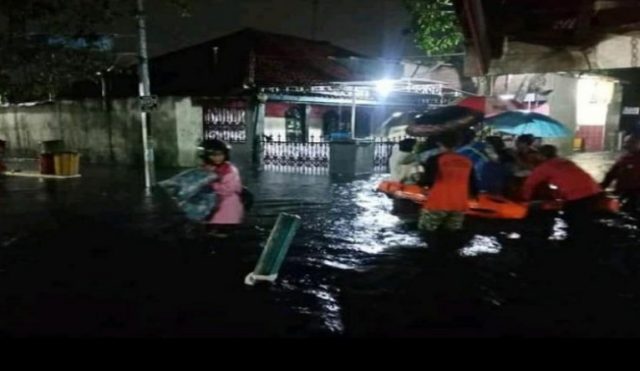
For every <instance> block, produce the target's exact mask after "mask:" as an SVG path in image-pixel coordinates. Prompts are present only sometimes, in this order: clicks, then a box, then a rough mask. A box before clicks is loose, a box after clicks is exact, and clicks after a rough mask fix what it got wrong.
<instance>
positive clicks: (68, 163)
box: [53, 151, 80, 176]
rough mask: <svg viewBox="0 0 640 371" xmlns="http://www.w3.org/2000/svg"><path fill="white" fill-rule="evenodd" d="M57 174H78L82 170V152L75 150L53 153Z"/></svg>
mask: <svg viewBox="0 0 640 371" xmlns="http://www.w3.org/2000/svg"><path fill="white" fill-rule="evenodd" d="M53 163H54V169H55V174H56V175H64V176H69V175H77V174H78V173H79V170H80V154H79V153H78V152H75V151H65V152H58V153H55V154H54V155H53Z"/></svg>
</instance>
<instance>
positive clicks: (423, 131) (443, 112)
mask: <svg viewBox="0 0 640 371" xmlns="http://www.w3.org/2000/svg"><path fill="white" fill-rule="evenodd" d="M483 116H484V115H483V114H482V113H481V112H479V111H476V110H473V109H470V108H467V107H459V106H446V107H440V108H436V109H434V110H431V111H427V112H423V113H420V114H416V115H414V117H413V122H412V123H411V124H410V125H409V126H407V134H408V135H411V136H415V137H426V136H430V135H437V134H442V133H445V132H449V131H455V130H459V129H466V128H470V127H472V126H473V125H476V124H478V123H480V122H481V121H482V119H483Z"/></svg>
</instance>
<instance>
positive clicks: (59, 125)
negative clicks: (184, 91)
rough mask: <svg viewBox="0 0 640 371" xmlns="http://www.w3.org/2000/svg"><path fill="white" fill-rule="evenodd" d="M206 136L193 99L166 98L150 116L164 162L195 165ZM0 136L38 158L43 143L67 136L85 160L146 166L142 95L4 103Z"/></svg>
mask: <svg viewBox="0 0 640 371" xmlns="http://www.w3.org/2000/svg"><path fill="white" fill-rule="evenodd" d="M201 135H202V110H201V108H200V107H196V106H193V105H192V104H191V99H190V98H175V97H164V98H161V99H160V100H159V105H158V109H157V110H156V111H154V112H153V113H151V115H150V139H151V143H152V145H154V148H155V160H156V164H157V165H158V166H160V167H173V166H190V165H192V164H193V163H194V161H193V158H195V147H196V143H197V140H198V139H200V137H201ZM0 137H2V138H3V139H6V140H7V155H8V156H10V157H37V156H38V154H39V152H40V143H41V142H42V141H47V140H62V141H63V142H64V146H65V148H67V149H70V150H77V151H79V152H80V153H81V155H82V161H83V162H89V163H98V164H106V163H111V164H122V165H140V164H141V163H142V137H141V129H140V114H139V111H138V101H137V98H130V99H120V100H114V101H112V102H110V103H109V104H108V105H104V104H103V102H102V101H101V100H96V99H87V100H81V101H60V102H56V103H48V104H42V105H37V106H32V107H5V108H0Z"/></svg>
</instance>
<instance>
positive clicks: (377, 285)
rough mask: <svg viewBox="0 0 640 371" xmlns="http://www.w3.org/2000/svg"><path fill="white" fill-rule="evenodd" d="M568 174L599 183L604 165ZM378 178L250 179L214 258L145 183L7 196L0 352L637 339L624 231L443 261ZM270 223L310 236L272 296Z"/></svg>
mask: <svg viewBox="0 0 640 371" xmlns="http://www.w3.org/2000/svg"><path fill="white" fill-rule="evenodd" d="M574 159H575V160H576V161H577V162H579V163H580V164H581V165H582V166H584V167H585V168H586V169H587V170H588V171H589V172H591V173H592V174H593V175H594V176H596V178H597V179H601V177H602V174H603V172H604V171H605V170H606V169H607V167H608V166H609V165H610V164H611V161H612V159H613V156H612V155H610V154H580V155H577V156H575V158H574ZM12 165H14V166H15V164H12ZM20 166H21V167H23V168H27V167H28V166H29V165H28V164H26V163H25V164H21V165H20ZM172 172H175V170H174V171H172V170H164V171H162V172H160V173H159V174H158V177H159V178H160V179H162V178H163V177H167V176H169V175H170V174H171V173H172ZM381 178H382V176H374V177H371V178H369V179H365V180H357V181H353V182H346V183H332V182H331V181H330V180H329V179H328V178H327V177H326V176H322V175H296V174H281V173H269V172H265V173H260V174H253V175H252V176H249V177H247V179H245V182H246V183H247V184H248V186H249V188H250V189H251V190H252V191H253V192H254V193H255V196H256V204H255V206H254V208H253V210H252V211H251V214H250V215H249V220H248V223H247V226H245V227H243V228H241V229H240V230H238V231H236V232H235V233H233V234H232V235H231V236H230V237H229V238H227V239H224V240H220V239H215V238H212V237H208V236H207V235H206V233H205V231H203V230H202V229H200V228H198V226H195V225H193V224H190V223H188V222H186V221H185V219H184V218H183V217H182V216H181V215H180V213H179V212H178V210H176V209H175V207H174V206H173V204H172V202H171V201H170V200H169V199H168V198H167V197H166V196H165V195H164V194H163V193H162V192H160V191H158V192H153V193H152V194H151V195H147V194H145V192H144V191H143V190H142V179H141V176H140V172H139V171H134V170H131V169H125V168H96V167H88V168H85V169H83V177H82V178H81V179H70V180H63V181H61V180H46V181H41V180H38V179H30V178H15V177H4V178H0V222H1V223H0V336H34V335H36V336H164V337H174V336H207V337H208V336H236V337H246V336H292V337H304V336H505V335H506V336H638V335H640V320H638V319H637V313H638V309H640V300H639V299H640V298H639V297H638V292H639V288H640V281H639V280H638V278H639V277H638V273H639V267H640V254H638V251H637V250H638V247H639V246H638V245H639V243H638V236H637V234H638V221H637V219H635V218H634V217H632V216H629V215H624V214H622V215H617V216H603V217H600V218H599V219H598V220H596V221H594V224H593V228H590V229H589V230H588V231H584V233H581V234H580V239H579V241H580V243H579V244H576V243H575V242H572V243H568V242H567V241H564V239H565V238H566V236H565V233H564V228H565V226H564V224H563V221H562V218H561V216H558V217H556V216H555V215H533V216H532V217H531V218H529V219H527V220H525V221H496V220H482V219H469V220H468V223H467V228H466V232H465V233H463V234H461V235H459V236H457V237H456V238H455V241H453V242H451V243H450V244H446V246H447V248H444V249H443V248H438V249H436V248H434V247H433V246H429V245H428V243H427V242H425V240H424V239H423V238H422V237H421V236H420V234H419V233H418V232H417V231H416V228H415V223H411V222H403V221H401V220H399V219H398V218H397V217H395V216H393V215H391V214H390V213H389V211H390V210H391V201H390V200H389V199H387V198H386V196H384V195H382V194H377V193H375V192H374V191H373V190H374V189H375V186H376V184H377V182H378V181H379V180H380V179H381ZM280 212H290V213H295V214H298V215H300V216H301V217H302V219H303V225H302V227H301V229H300V230H299V232H298V234H297V236H296V238H295V240H294V242H293V244H292V246H291V249H290V253H289V255H288V257H287V259H286V260H285V264H284V266H283V268H282V271H281V274H280V278H279V280H278V282H277V283H276V284H275V285H260V286H256V287H247V286H245V285H244V284H243V279H244V276H245V275H246V274H247V273H249V272H250V271H251V270H252V268H253V266H254V265H255V262H256V260H257V258H258V255H259V253H260V249H261V246H262V244H263V243H264V242H265V241H266V239H267V236H268V233H269V230H270V228H271V226H272V225H273V223H274V221H275V219H276V217H277V215H278V213H280ZM547 223H551V224H552V225H553V229H550V230H547V229H546V224H547ZM585 241H586V242H589V243H586V242H585ZM456 244H457V245H456ZM456 246H458V247H459V249H454V247H456Z"/></svg>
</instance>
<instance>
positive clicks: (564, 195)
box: [522, 158, 602, 201]
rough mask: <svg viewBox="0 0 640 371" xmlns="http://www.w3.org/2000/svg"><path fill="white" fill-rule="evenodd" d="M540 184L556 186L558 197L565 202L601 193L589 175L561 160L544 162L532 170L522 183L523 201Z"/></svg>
mask: <svg viewBox="0 0 640 371" xmlns="http://www.w3.org/2000/svg"><path fill="white" fill-rule="evenodd" d="M542 184H551V185H554V186H556V187H557V194H558V196H559V197H560V198H561V199H563V200H566V201H574V200H579V199H582V198H585V197H589V196H595V195H596V194H598V193H601V192H602V188H600V185H599V184H598V183H596V181H595V180H593V178H592V177H591V175H589V174H587V173H586V172H585V171H584V170H582V169H581V168H580V167H579V166H578V165H576V164H575V163H573V162H572V161H569V160H567V159H563V158H554V159H551V160H548V161H545V162H544V163H542V164H541V165H539V166H538V167H536V168H535V169H534V170H533V172H532V173H531V175H530V176H529V178H527V180H526V181H525V183H524V187H523V190H522V195H523V197H524V199H525V200H530V199H531V196H532V195H533V192H534V190H535V189H536V188H537V187H538V186H540V185H542Z"/></svg>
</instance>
